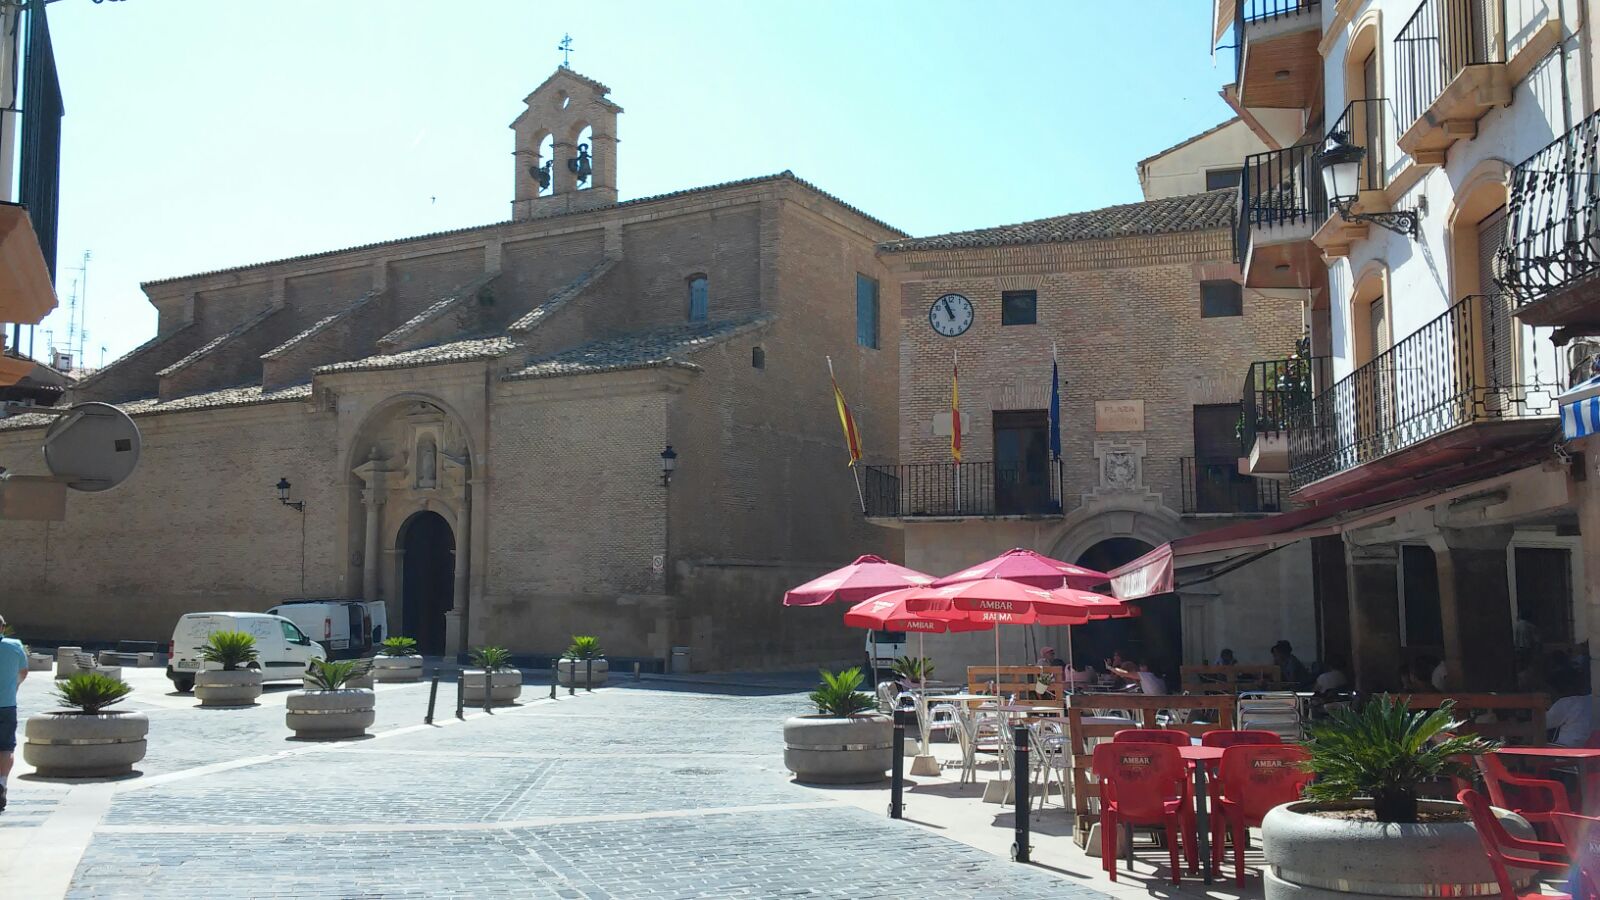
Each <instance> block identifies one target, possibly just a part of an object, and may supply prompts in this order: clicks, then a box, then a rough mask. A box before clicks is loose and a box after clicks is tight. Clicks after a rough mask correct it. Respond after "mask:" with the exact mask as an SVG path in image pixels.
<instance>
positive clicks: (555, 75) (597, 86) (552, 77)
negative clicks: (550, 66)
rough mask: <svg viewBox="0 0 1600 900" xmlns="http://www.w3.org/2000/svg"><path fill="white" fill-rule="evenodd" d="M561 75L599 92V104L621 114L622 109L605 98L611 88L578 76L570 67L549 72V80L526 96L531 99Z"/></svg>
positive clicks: (540, 83) (541, 83) (585, 76)
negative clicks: (612, 108)
mask: <svg viewBox="0 0 1600 900" xmlns="http://www.w3.org/2000/svg"><path fill="white" fill-rule="evenodd" d="M563 75H566V76H568V77H569V78H573V79H576V80H578V81H581V82H583V83H584V84H587V85H588V86H590V87H592V88H594V89H595V90H597V91H599V92H600V102H602V103H604V104H606V105H607V106H611V107H614V108H615V109H616V111H617V112H622V107H620V106H617V105H616V104H615V103H612V102H611V101H610V100H609V99H608V98H607V97H606V96H605V95H606V94H609V93H611V88H608V87H606V86H605V85H603V84H601V83H600V82H598V81H595V80H594V79H593V78H590V77H589V76H587V75H580V74H578V73H577V72H576V71H574V70H573V68H572V67H571V66H561V67H559V68H557V69H556V70H555V71H554V72H551V73H550V77H549V78H546V79H545V80H543V81H541V82H539V86H538V87H536V88H534V89H533V90H532V91H529V92H528V96H529V97H532V96H533V95H534V94H537V93H539V92H540V91H542V90H544V86H545V85H547V84H549V83H550V82H552V81H555V80H556V79H557V78H560V77H561V76H563Z"/></svg>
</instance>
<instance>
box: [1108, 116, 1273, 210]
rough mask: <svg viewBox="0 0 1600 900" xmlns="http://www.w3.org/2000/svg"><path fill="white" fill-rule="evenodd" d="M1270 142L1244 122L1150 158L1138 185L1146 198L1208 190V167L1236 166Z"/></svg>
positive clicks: (1261, 150)
mask: <svg viewBox="0 0 1600 900" xmlns="http://www.w3.org/2000/svg"><path fill="white" fill-rule="evenodd" d="M1266 149H1267V145H1266V144H1265V143H1263V142H1262V140H1261V138H1259V137H1256V135H1255V132H1253V131H1251V130H1250V126H1248V125H1246V124H1245V123H1244V122H1243V121H1241V120H1238V119H1235V120H1234V121H1233V122H1232V123H1231V124H1229V125H1228V126H1227V127H1225V128H1222V129H1220V130H1218V131H1215V132H1213V133H1211V134H1208V135H1206V136H1205V137H1203V138H1200V139H1199V140H1196V141H1193V142H1191V143H1188V144H1185V145H1183V146H1182V147H1178V148H1177V149H1174V150H1169V151H1167V152H1166V153H1163V154H1161V155H1160V156H1156V157H1154V158H1152V159H1150V160H1147V161H1146V162H1145V163H1144V164H1143V165H1142V166H1141V167H1140V169H1139V187H1140V188H1141V189H1143V190H1144V198H1145V199H1146V200H1160V199H1162V198H1163V197H1182V196H1185V195H1187V194H1198V193H1201V192H1202V191H1204V190H1205V189H1206V171H1207V170H1208V169H1237V168H1239V167H1240V166H1241V165H1242V164H1243V162H1244V158H1245V157H1246V156H1249V155H1250V154H1252V153H1261V152H1263V151H1265V150H1266Z"/></svg>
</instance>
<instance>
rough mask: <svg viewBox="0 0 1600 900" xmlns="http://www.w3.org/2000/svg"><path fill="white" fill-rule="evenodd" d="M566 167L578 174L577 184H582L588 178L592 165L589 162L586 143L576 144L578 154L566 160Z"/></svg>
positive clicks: (591, 171)
mask: <svg viewBox="0 0 1600 900" xmlns="http://www.w3.org/2000/svg"><path fill="white" fill-rule="evenodd" d="M567 168H568V169H571V170H572V173H573V174H574V175H577V176H578V183H579V184H583V183H584V182H585V181H588V180H589V176H590V175H591V174H593V172H594V167H593V166H592V165H590V163H589V145H588V144H579V145H578V155H577V156H575V157H573V158H572V159H569V160H567Z"/></svg>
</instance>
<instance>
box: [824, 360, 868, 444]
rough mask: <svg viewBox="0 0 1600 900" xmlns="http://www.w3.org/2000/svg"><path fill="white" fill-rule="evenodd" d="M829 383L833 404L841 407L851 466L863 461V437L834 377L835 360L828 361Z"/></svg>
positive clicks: (841, 418) (841, 417) (840, 423)
mask: <svg viewBox="0 0 1600 900" xmlns="http://www.w3.org/2000/svg"><path fill="white" fill-rule="evenodd" d="M828 381H830V382H832V384H833V402H834V405H835V406H837V407H839V425H840V426H842V427H843V428H844V442H845V444H846V445H848V446H849V448H850V463H849V464H850V465H852V466H853V465H855V464H856V463H857V462H859V461H860V460H861V435H860V433H858V432H857V431H856V417H855V416H852V415H850V404H848V403H846V402H844V391H841V390H839V382H838V380H837V379H835V378H834V377H833V360H831V359H830V360H828Z"/></svg>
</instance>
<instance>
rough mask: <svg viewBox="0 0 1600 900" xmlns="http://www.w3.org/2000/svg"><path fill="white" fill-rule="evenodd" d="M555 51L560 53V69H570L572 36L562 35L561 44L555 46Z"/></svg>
mask: <svg viewBox="0 0 1600 900" xmlns="http://www.w3.org/2000/svg"><path fill="white" fill-rule="evenodd" d="M556 49H557V50H560V51H561V67H562V68H563V69H570V68H572V35H570V34H565V33H563V34H562V35H561V43H559V44H557V45H556Z"/></svg>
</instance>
